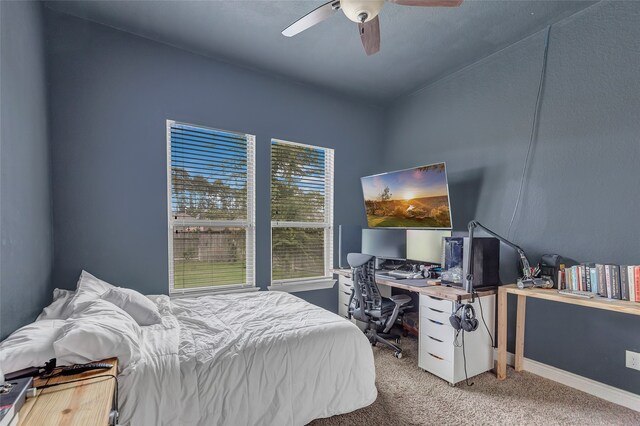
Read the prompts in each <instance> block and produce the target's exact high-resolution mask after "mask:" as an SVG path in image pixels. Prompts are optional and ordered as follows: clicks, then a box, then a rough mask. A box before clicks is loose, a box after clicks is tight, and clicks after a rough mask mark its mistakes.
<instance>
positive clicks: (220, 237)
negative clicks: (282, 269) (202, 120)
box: [167, 121, 255, 294]
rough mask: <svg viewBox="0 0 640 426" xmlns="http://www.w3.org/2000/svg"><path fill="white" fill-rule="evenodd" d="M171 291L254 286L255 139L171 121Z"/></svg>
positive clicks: (169, 128) (168, 152)
mask: <svg viewBox="0 0 640 426" xmlns="http://www.w3.org/2000/svg"><path fill="white" fill-rule="evenodd" d="M167 145H168V149H167V156H168V161H167V164H168V165H169V167H170V171H171V173H170V174H169V176H168V191H169V290H170V293H171V294H179V293H192V292H197V291H203V290H213V289H227V290H228V289H230V288H242V287H253V286H254V282H255V279H254V277H255V273H254V270H255V268H254V264H255V262H254V253H255V249H254V247H255V244H254V242H255V218H254V217H255V212H254V204H255V203H254V200H255V191H254V187H255V178H254V175H255V161H254V159H255V137H254V136H252V135H244V134H238V133H233V132H227V131H223V130H216V129H210V128H207V127H202V126H194V125H191V124H184V123H177V122H175V121H167Z"/></svg>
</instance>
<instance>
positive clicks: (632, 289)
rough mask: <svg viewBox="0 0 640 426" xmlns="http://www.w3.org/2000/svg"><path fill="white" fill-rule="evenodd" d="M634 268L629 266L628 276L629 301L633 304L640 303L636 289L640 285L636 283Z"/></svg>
mask: <svg viewBox="0 0 640 426" xmlns="http://www.w3.org/2000/svg"><path fill="white" fill-rule="evenodd" d="M633 268H634V267H633V265H629V266H627V275H628V278H629V300H630V301H631V302H640V300H638V299H637V298H636V287H637V286H638V285H640V284H639V283H637V282H636V277H635V273H634V269H633Z"/></svg>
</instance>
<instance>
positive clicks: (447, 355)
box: [420, 335, 456, 363]
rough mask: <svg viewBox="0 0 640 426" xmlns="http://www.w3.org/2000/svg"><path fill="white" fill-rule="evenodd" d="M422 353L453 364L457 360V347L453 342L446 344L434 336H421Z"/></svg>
mask: <svg viewBox="0 0 640 426" xmlns="http://www.w3.org/2000/svg"><path fill="white" fill-rule="evenodd" d="M420 345H421V349H420V350H421V351H422V352H423V353H426V352H428V353H430V354H432V355H436V356H437V357H439V358H442V359H444V360H445V361H449V362H451V363H453V362H454V360H455V349H456V348H455V347H454V346H453V342H445V341H443V340H441V339H438V338H437V337H433V336H429V335H427V336H424V335H422V336H420Z"/></svg>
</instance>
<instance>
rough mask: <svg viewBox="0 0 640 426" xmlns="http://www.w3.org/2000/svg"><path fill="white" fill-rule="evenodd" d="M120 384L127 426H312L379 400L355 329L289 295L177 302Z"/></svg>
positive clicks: (168, 303)
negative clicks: (313, 421)
mask: <svg viewBox="0 0 640 426" xmlns="http://www.w3.org/2000/svg"><path fill="white" fill-rule="evenodd" d="M154 300H155V302H156V304H157V305H158V307H159V310H160V313H161V315H162V317H163V321H162V324H159V325H156V326H150V327H143V329H144V330H143V336H142V343H141V346H142V356H141V359H140V361H138V362H136V363H132V364H131V365H129V366H127V367H126V368H125V369H124V370H123V371H122V372H121V374H120V376H119V390H120V424H122V425H132V426H134V425H135V426H137V425H233V426H238V425H279V426H281V425H304V424H306V423H308V422H310V421H311V420H313V419H316V418H322V417H329V416H333V415H337V414H344V413H347V412H350V411H353V410H356V409H359V408H362V407H365V406H367V405H369V404H371V403H373V401H375V399H376V397H377V390H376V388H375V368H374V363H373V354H372V351H371V346H370V344H369V341H368V340H367V338H366V337H365V336H364V335H363V333H362V332H361V331H360V330H359V329H358V328H357V327H356V326H355V325H354V324H353V323H351V322H350V321H347V320H345V319H344V318H341V317H340V316H338V315H336V314H333V313H331V312H329V311H327V310H325V309H322V308H319V307H317V306H315V305H312V304H309V303H307V302H305V301H304V300H302V299H300V298H298V297H296V296H293V295H291V294H288V293H282V292H254V293H241V294H227V295H217V296H204V297H199V298H185V299H175V300H170V299H169V298H167V297H166V296H157V297H155V299H154Z"/></svg>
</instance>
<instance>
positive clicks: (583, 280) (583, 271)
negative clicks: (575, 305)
mask: <svg viewBox="0 0 640 426" xmlns="http://www.w3.org/2000/svg"><path fill="white" fill-rule="evenodd" d="M578 270H579V271H580V290H582V291H588V290H587V267H586V265H585V264H584V263H583V264H582V265H579V266H578Z"/></svg>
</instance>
